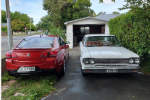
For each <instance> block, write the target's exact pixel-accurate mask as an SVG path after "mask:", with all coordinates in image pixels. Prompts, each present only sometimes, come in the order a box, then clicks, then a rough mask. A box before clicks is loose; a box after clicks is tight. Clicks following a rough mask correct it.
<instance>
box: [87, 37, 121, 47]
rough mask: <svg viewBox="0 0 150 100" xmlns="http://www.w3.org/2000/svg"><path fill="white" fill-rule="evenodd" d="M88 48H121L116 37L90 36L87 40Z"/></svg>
mask: <svg viewBox="0 0 150 100" xmlns="http://www.w3.org/2000/svg"><path fill="white" fill-rule="evenodd" d="M86 46H87V47H93V46H121V44H120V42H119V41H118V40H117V38H116V37H115V36H90V37H87V39H86Z"/></svg>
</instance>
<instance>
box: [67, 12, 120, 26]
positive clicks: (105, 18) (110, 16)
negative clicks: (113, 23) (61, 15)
mask: <svg viewBox="0 0 150 100" xmlns="http://www.w3.org/2000/svg"><path fill="white" fill-rule="evenodd" d="M119 15H120V14H103V15H100V16H97V17H84V18H80V19H76V20H72V21H68V22H65V23H64V24H65V25H67V24H68V23H71V22H75V21H80V20H84V19H96V20H101V21H106V22H108V21H109V20H110V19H113V18H115V17H117V16H119Z"/></svg>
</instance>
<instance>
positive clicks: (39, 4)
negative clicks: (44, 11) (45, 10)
mask: <svg viewBox="0 0 150 100" xmlns="http://www.w3.org/2000/svg"><path fill="white" fill-rule="evenodd" d="M33 1H34V2H36V4H37V5H39V6H40V7H43V6H41V5H40V4H39V3H38V2H37V1H36V0H33Z"/></svg>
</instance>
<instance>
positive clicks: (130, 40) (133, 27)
mask: <svg viewBox="0 0 150 100" xmlns="http://www.w3.org/2000/svg"><path fill="white" fill-rule="evenodd" d="M149 17H150V16H146V14H142V13H141V14H138V13H133V12H131V11H129V12H128V13H126V14H121V15H120V16H118V17H116V18H114V19H111V20H110V21H109V23H108V24H109V30H110V34H112V35H115V36H116V37H117V38H118V39H119V40H120V41H121V44H122V45H123V46H124V47H126V48H128V49H130V50H131V51H133V52H135V53H137V54H138V55H139V56H140V57H141V60H144V59H145V60H146V58H147V55H148V52H149V50H150V18H149Z"/></svg>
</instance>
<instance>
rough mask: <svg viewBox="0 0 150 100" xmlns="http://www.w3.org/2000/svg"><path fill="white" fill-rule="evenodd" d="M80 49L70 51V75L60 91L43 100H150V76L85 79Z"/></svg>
mask: <svg viewBox="0 0 150 100" xmlns="http://www.w3.org/2000/svg"><path fill="white" fill-rule="evenodd" d="M79 56H80V53H79V47H76V48H74V49H72V50H70V58H69V60H68V62H67V64H66V74H65V76H63V77H58V83H57V84H56V86H55V87H56V88H57V90H56V91H54V92H52V93H51V94H50V95H48V96H47V97H45V98H43V99H42V100H150V76H148V75H144V74H133V75H127V74H90V75H88V76H86V77H83V76H82V75H81V71H80V68H81V65H80V61H79Z"/></svg>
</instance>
